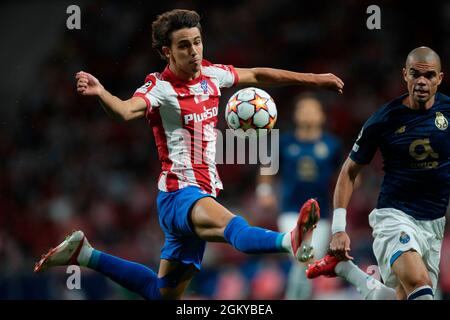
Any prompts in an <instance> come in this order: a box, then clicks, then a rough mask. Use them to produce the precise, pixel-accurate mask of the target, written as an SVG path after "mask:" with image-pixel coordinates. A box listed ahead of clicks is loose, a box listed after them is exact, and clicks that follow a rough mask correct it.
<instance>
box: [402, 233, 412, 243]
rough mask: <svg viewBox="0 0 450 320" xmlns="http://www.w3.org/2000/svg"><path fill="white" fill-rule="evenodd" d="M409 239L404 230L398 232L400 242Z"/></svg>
mask: <svg viewBox="0 0 450 320" xmlns="http://www.w3.org/2000/svg"><path fill="white" fill-rule="evenodd" d="M410 239H411V238H410V237H409V235H408V234H407V233H406V232H405V231H402V232H400V239H399V240H400V242H401V243H403V244H406V243H408V242H409V240H410Z"/></svg>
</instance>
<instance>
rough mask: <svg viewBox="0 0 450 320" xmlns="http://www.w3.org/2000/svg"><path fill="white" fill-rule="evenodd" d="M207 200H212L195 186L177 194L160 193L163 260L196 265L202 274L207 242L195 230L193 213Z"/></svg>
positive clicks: (157, 201) (159, 208)
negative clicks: (191, 218) (201, 269)
mask: <svg viewBox="0 0 450 320" xmlns="http://www.w3.org/2000/svg"><path fill="white" fill-rule="evenodd" d="M205 197H212V196H211V195H210V194H208V193H206V192H204V191H202V190H201V189H200V188H199V187H195V186H189V187H186V188H182V189H180V190H177V191H173V192H164V191H159V193H158V197H157V198H156V205H157V207H158V216H159V224H160V226H161V229H162V230H163V232H164V236H165V241H164V247H163V248H162V249H161V259H166V260H175V261H179V262H182V263H184V264H194V265H195V267H196V268H197V269H199V270H200V268H201V263H202V259H203V253H204V252H205V245H206V242H205V241H203V240H202V239H200V238H199V237H198V236H197V235H196V234H195V232H194V230H193V229H192V226H191V222H190V211H191V209H192V207H193V206H194V204H195V203H196V202H197V200H199V199H201V198H205Z"/></svg>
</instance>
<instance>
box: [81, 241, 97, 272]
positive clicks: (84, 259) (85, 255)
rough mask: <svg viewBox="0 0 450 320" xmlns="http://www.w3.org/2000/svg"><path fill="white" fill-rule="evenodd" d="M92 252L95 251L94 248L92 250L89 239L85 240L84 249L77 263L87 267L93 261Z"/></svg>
mask: <svg viewBox="0 0 450 320" xmlns="http://www.w3.org/2000/svg"><path fill="white" fill-rule="evenodd" d="M92 251H94V248H92V246H91V245H90V244H89V242H88V241H87V239H86V238H84V243H83V247H82V248H81V250H80V254H79V255H78V257H77V261H78V264H79V265H80V266H82V267H87V265H88V263H89V260H90V259H91V255H92Z"/></svg>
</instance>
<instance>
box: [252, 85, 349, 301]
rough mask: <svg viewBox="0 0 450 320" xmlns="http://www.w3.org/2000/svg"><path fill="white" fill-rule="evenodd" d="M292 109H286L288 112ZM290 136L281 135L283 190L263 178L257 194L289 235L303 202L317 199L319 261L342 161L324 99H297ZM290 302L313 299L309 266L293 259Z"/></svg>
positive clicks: (315, 240)
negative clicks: (275, 212) (276, 213)
mask: <svg viewBox="0 0 450 320" xmlns="http://www.w3.org/2000/svg"><path fill="white" fill-rule="evenodd" d="M287 109H288V108H284V110H287ZM293 110H294V112H293V120H294V123H295V128H294V130H293V131H292V132H289V133H285V134H283V135H282V136H281V137H280V147H279V150H280V170H279V176H278V179H277V180H278V181H277V182H278V184H279V191H275V190H276V189H278V188H276V187H275V182H276V180H275V177H274V176H271V175H261V176H260V177H259V184H258V186H257V188H256V194H257V196H258V200H259V202H260V204H261V207H262V208H263V209H264V210H274V209H275V210H278V211H279V212H280V215H279V217H278V219H277V222H278V229H279V230H280V232H289V230H291V229H292V228H293V226H295V224H296V223H297V216H298V210H299V209H300V206H301V205H302V203H303V202H304V201H306V200H307V199H309V198H316V199H317V201H318V202H319V205H320V215H321V219H320V221H319V224H318V225H317V228H316V229H315V230H314V234H313V240H312V246H313V247H314V252H315V254H314V256H315V259H317V258H320V257H323V256H324V255H325V253H326V251H327V248H328V244H329V239H330V232H331V229H330V222H329V220H328V217H329V215H330V210H332V205H331V196H332V190H333V189H332V188H333V184H334V182H335V180H336V177H337V172H338V171H339V168H340V165H341V159H342V147H341V142H340V141H339V139H338V138H337V137H335V136H333V135H332V134H330V133H328V132H326V131H325V130H324V126H325V121H326V116H325V112H324V108H323V106H322V103H321V102H320V100H319V99H318V98H317V97H315V96H314V95H312V94H308V93H305V94H301V95H300V96H298V97H297V98H296V99H295V101H294V108H293ZM292 262H293V263H292V266H291V268H290V272H289V278H288V281H287V289H286V298H287V299H290V300H293V299H310V298H311V295H312V288H311V281H309V280H307V279H306V275H305V270H306V265H305V264H301V263H298V262H297V261H294V260H293V261H292Z"/></svg>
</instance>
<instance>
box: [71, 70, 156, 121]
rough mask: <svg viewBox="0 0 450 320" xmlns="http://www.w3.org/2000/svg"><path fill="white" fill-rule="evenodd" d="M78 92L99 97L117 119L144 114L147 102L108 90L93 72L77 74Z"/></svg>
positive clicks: (124, 119) (128, 118)
mask: <svg viewBox="0 0 450 320" xmlns="http://www.w3.org/2000/svg"><path fill="white" fill-rule="evenodd" d="M75 79H76V80H77V92H78V93H79V94H81V95H83V96H93V97H97V98H98V99H99V101H100V104H101V105H102V107H103V109H105V111H106V113H107V114H108V115H109V116H111V117H112V118H114V119H116V120H123V121H128V120H133V119H138V118H141V117H143V116H144V114H145V110H146V108H147V104H146V103H145V101H144V99H141V98H138V97H133V98H131V99H128V100H121V99H119V98H118V97H116V96H114V95H112V94H111V93H109V92H108V90H106V89H105V88H104V87H103V86H102V84H101V83H100V81H99V80H98V79H97V78H96V77H94V76H93V75H92V74H90V73H87V72H84V71H80V72H78V73H77V74H76V75H75Z"/></svg>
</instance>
